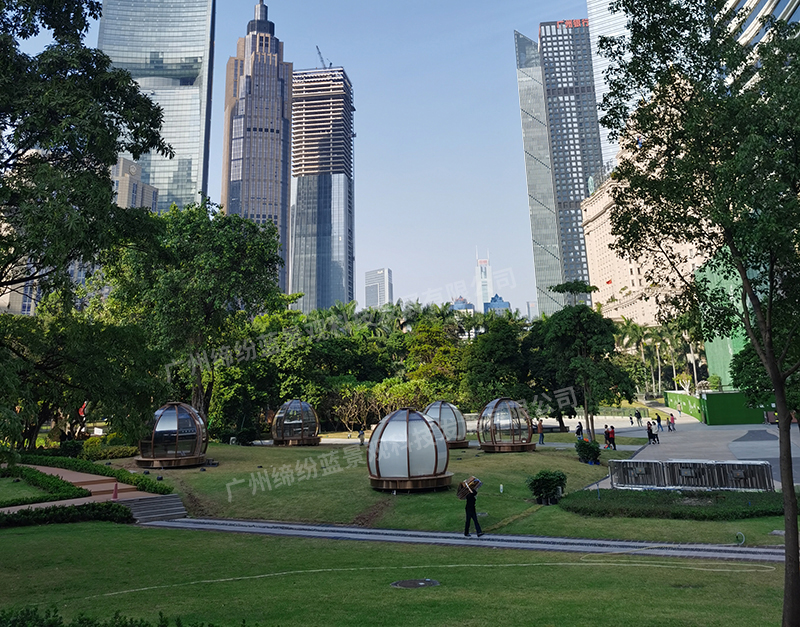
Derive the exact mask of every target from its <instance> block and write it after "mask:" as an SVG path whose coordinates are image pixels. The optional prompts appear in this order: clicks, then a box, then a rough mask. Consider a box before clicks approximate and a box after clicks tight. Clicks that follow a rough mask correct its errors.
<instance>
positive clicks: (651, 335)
mask: <svg viewBox="0 0 800 627" xmlns="http://www.w3.org/2000/svg"><path fill="white" fill-rule="evenodd" d="M645 340H646V341H647V342H649V343H650V345H651V346H652V347H653V348H655V351H656V363H657V364H658V392H657V393H656V396H661V395H662V394H663V392H662V390H661V345H662V344H663V343H664V335H663V328H662V327H648V328H647V329H646V330H645ZM651 372H652V369H651ZM653 387H654V388H655V381H653Z"/></svg>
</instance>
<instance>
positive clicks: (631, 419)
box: [628, 414, 641, 427]
mask: <svg viewBox="0 0 800 627" xmlns="http://www.w3.org/2000/svg"><path fill="white" fill-rule="evenodd" d="M628 418H629V419H630V421H631V427H632V426H633V414H628ZM639 426H641V425H639Z"/></svg>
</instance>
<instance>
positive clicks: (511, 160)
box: [25, 0, 586, 308]
mask: <svg viewBox="0 0 800 627" xmlns="http://www.w3.org/2000/svg"><path fill="white" fill-rule="evenodd" d="M253 5H254V0H230V1H229V2H226V4H225V7H224V8H225V10H224V11H223V10H221V8H220V10H219V11H218V12H217V19H216V36H215V51H216V57H215V58H216V61H215V66H216V75H217V80H216V81H215V82H214V91H213V101H212V107H213V114H212V131H211V152H210V161H209V189H208V191H209V195H210V198H211V200H212V201H215V202H219V201H220V197H221V190H220V182H221V178H222V140H223V127H224V123H223V112H224V111H223V110H224V101H225V97H224V94H225V84H224V80H223V79H222V77H223V75H224V70H225V64H226V62H227V60H228V58H229V57H230V56H231V54H232V51H233V50H234V49H235V48H234V46H235V45H236V41H237V39H238V38H239V37H241V36H242V27H243V24H244V23H245V22H246V21H247V20H248V19H250V18H251V16H252V11H253ZM267 5H268V7H269V17H270V20H271V21H273V22H275V23H276V24H277V28H278V35H279V38H280V40H281V41H282V42H283V43H284V57H285V59H286V60H287V61H289V62H292V63H293V65H294V68H295V69H298V70H299V69H313V68H317V67H320V65H321V62H320V60H319V57H318V55H317V51H316V46H319V47H320V50H321V51H322V54H323V56H324V58H325V59H326V65H327V63H328V62H331V63H333V64H334V65H336V66H343V67H345V68H346V69H347V73H348V75H349V76H350V78H351V79H352V80H353V83H354V84H355V85H356V89H357V91H358V94H357V97H358V104H357V106H358V113H357V117H356V128H355V131H356V133H357V134H358V139H357V141H358V152H357V157H356V164H355V170H356V179H357V185H356V200H355V203H356V206H357V212H356V227H355V228H356V234H357V242H356V269H355V270H356V271H355V276H356V285H355V294H356V296H357V297H358V296H361V295H363V293H364V283H363V280H364V272H366V271H367V270H369V269H371V268H378V267H382V266H388V267H391V268H392V269H393V270H394V271H395V274H396V277H395V284H394V292H395V300H397V299H400V298H402V299H412V300H413V299H416V298H419V300H420V301H421V302H422V303H426V302H436V303H441V302H447V301H450V300H452V299H453V298H456V297H458V296H459V295H466V296H468V295H469V294H474V293H475V284H474V266H475V247H476V246H477V247H479V248H480V249H481V250H486V249H489V250H491V251H492V265H493V266H494V274H495V283H496V289H497V290H498V291H501V294H502V295H503V297H504V298H505V299H506V300H509V301H511V303H512V305H513V306H514V307H517V308H522V307H524V304H525V303H526V302H527V301H529V300H532V298H533V296H534V289H535V286H534V278H533V257H532V252H531V245H530V222H529V218H528V204H527V190H526V186H525V164H524V160H523V156H522V151H521V150H520V148H521V145H522V141H521V137H520V118H519V98H518V93H517V81H516V74H515V71H514V67H513V65H512V61H511V59H513V56H514V44H513V41H512V40H511V36H512V35H513V33H514V30H518V31H520V32H532V33H535V32H536V30H537V28H538V24H539V23H540V22H543V21H548V20H558V19H573V18H584V17H586V3H585V0H583V1H575V2H566V3H564V4H561V5H558V6H555V7H553V6H550V5H547V4H545V3H538V4H536V3H534V4H531V3H530V2H522V1H517V0H508V1H506V2H503V3H502V4H500V5H486V4H485V3H478V2H476V1H474V0H466V1H463V2H456V1H455V0H441V1H440V2H437V3H435V4H431V3H423V2H420V1H412V2H409V3H405V4H403V5H402V6H399V5H389V4H387V5H375V6H370V7H368V8H365V6H364V5H363V3H361V2H355V1H353V0H342V1H341V2H339V3H336V5H335V6H334V5H332V4H330V3H325V2H322V1H321V0H310V1H302V0H300V1H295V2H287V1H285V0H282V1H279V2H267ZM96 42H97V25H96V24H95V25H94V26H93V28H92V30H91V31H90V33H89V34H88V35H87V37H86V43H87V45H90V46H94V45H96ZM46 43H47V42H46V41H45V40H43V38H40V39H38V40H36V41H31V42H26V44H25V47H26V50H28V51H32V52H35V51H37V50H40V49H41V48H42V47H43V46H44V45H45V44H46ZM443 68H447V71H446V72H445V71H443ZM476 76H480V77H481V78H480V81H481V88H480V89H475V77H476ZM466 102H468V103H469V106H462V104H463V103H466ZM387 242H388V245H387ZM409 247H410V248H411V250H409ZM357 299H358V298H357ZM359 300H360V299H359ZM359 306H363V303H359Z"/></svg>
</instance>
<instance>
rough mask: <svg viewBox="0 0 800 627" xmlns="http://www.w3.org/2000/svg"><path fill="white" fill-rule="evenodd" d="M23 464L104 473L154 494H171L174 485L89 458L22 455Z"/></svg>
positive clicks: (96, 473) (94, 473)
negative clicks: (96, 462)
mask: <svg viewBox="0 0 800 627" xmlns="http://www.w3.org/2000/svg"><path fill="white" fill-rule="evenodd" d="M22 463H23V464H31V465H33V466H50V467H53V468H65V469H67V470H74V471H76V472H86V473H90V474H92V475H103V476H105V477H115V478H116V479H117V481H119V482H121V483H127V484H128V485H133V486H136V488H137V489H139V490H141V491H142V492H150V493H152V494H171V493H172V487H171V486H169V485H166V484H164V483H157V482H155V481H153V480H152V479H150V477H146V476H144V475H139V474H134V473H131V472H128V471H127V470H125V469H123V468H111V467H110V466H99V465H97V464H95V463H94V462H90V461H89V460H87V459H73V458H71V457H41V456H39V455H22Z"/></svg>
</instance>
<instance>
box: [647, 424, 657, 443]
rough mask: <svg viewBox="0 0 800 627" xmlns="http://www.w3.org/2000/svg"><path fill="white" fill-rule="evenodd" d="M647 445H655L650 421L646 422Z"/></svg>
mask: <svg viewBox="0 0 800 627" xmlns="http://www.w3.org/2000/svg"><path fill="white" fill-rule="evenodd" d="M647 443H648V444H655V442H654V441H653V426H652V425H651V424H650V421H649V420H648V421H647Z"/></svg>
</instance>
